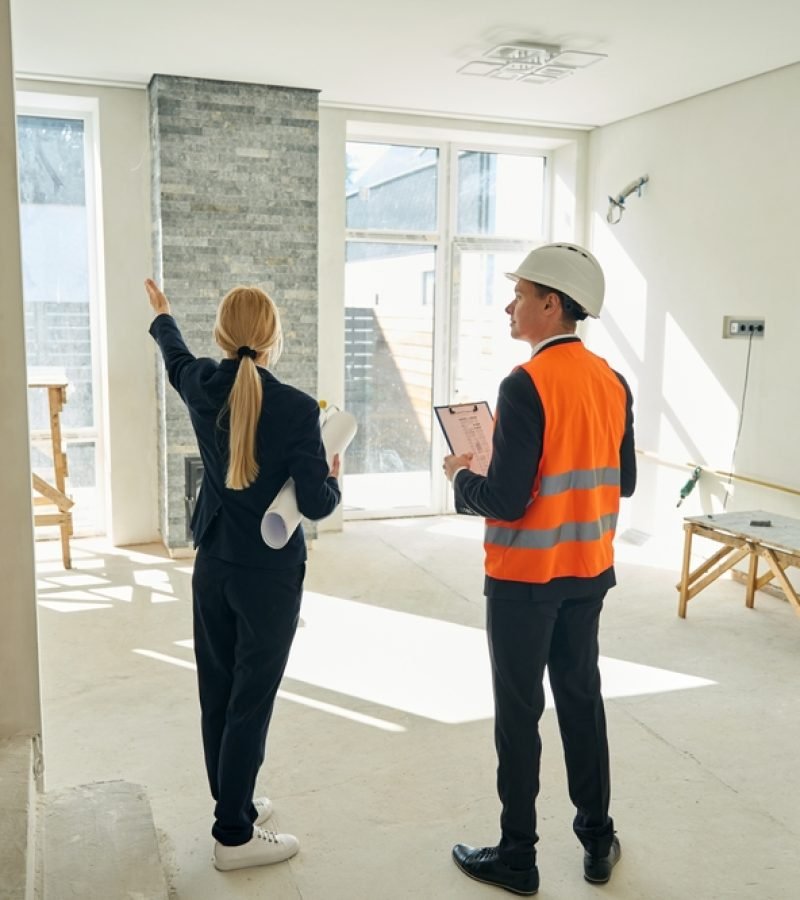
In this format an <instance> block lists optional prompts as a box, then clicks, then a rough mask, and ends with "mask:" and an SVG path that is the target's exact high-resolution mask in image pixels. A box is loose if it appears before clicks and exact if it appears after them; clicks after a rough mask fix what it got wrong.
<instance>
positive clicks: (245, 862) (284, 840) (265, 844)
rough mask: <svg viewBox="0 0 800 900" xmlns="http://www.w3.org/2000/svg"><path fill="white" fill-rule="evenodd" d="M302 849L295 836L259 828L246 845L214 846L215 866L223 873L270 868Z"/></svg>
mask: <svg viewBox="0 0 800 900" xmlns="http://www.w3.org/2000/svg"><path fill="white" fill-rule="evenodd" d="M299 849H300V842H299V841H298V840H297V838H296V837H295V836H294V835H293V834H275V832H274V831H266V830H265V829H263V828H258V827H257V826H256V827H255V828H253V836H252V837H251V838H250V840H249V841H248V842H247V843H246V844H241V845H240V846H238V847H226V846H225V845H224V844H220V843H219V842H216V843H215V844H214V866H215V868H217V869H220V870H221V871H223V872H228V871H230V870H231V869H246V868H248V867H249V866H270V865H272V864H273V863H279V862H283V861H284V860H285V859H289V858H290V857H292V856H294V855H295V853H297V851H298V850H299Z"/></svg>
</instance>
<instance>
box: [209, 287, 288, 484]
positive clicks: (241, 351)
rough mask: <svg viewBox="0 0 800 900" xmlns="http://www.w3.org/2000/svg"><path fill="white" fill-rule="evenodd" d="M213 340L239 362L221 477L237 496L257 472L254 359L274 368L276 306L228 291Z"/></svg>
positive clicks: (252, 290) (254, 291)
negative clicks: (225, 465) (224, 470)
mask: <svg viewBox="0 0 800 900" xmlns="http://www.w3.org/2000/svg"><path fill="white" fill-rule="evenodd" d="M214 339H215V340H216V342H217V343H218V344H219V346H220V348H221V349H222V350H224V351H225V353H226V354H227V355H228V357H229V358H236V357H239V360H240V361H239V369H238V371H237V372H236V379H235V381H234V383H233V387H232V388H231V392H230V394H229V395H228V402H227V408H228V411H229V414H230V421H229V431H230V438H229V453H228V471H227V473H226V476H225V487H227V488H230V489H231V490H234V491H240V490H243V489H244V488H247V487H250V485H251V484H252V483H253V482H254V481H255V480H256V478H257V477H258V471H259V467H258V460H257V458H256V457H257V453H256V451H257V432H258V421H259V418H260V417H261V406H262V402H263V394H264V391H263V387H262V384H261V375H260V374H259V371H258V367H257V366H256V358H263V361H264V362H265V364H266V365H274V364H275V362H276V361H277V359H278V357H279V356H280V353H281V349H282V346H283V333H282V330H281V321H280V316H279V315H278V310H277V308H276V306H275V304H274V303H273V302H272V300H270V298H269V297H268V296H267V295H266V294H265V293H264V292H263V291H262V290H260V289H259V288H256V287H236V288H233V290H231V291H229V292H228V293H227V294H226V295H225V296H224V297H223V298H222V302H221V303H220V305H219V309H218V310H217V321H216V324H215V326H214Z"/></svg>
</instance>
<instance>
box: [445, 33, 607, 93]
mask: <svg viewBox="0 0 800 900" xmlns="http://www.w3.org/2000/svg"><path fill="white" fill-rule="evenodd" d="M606 58H607V55H606V54H605V53H589V52H587V51H585V50H565V49H563V48H561V47H559V46H557V45H556V44H538V43H534V42H532V41H516V42H514V43H506V44H498V45H497V46H496V47H493V48H492V49H491V50H487V51H486V52H485V53H484V54H483V56H482V57H481V59H473V60H470V61H469V62H468V63H465V64H464V65H463V66H461V68H460V69H459V70H458V72H459V73H460V74H461V75H477V76H478V77H482V78H497V79H499V80H501V81H519V82H524V83H525V84H552V83H553V82H554V81H560V80H561V79H562V78H567V77H568V76H570V75H572V74H574V73H575V72H577V71H578V70H579V69H586V68H588V67H589V66H592V65H594V64H595V63H597V62H600V60H603V59H606Z"/></svg>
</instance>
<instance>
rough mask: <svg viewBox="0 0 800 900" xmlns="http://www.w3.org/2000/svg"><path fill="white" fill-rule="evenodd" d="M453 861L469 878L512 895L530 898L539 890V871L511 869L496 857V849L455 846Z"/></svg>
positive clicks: (531, 868) (534, 869)
mask: <svg viewBox="0 0 800 900" xmlns="http://www.w3.org/2000/svg"><path fill="white" fill-rule="evenodd" d="M453 859H454V860H455V863H456V865H457V866H458V868H459V869H461V871H462V872H463V873H464V874H465V875H469V877H470V878H474V879H475V880H476V881H482V882H484V884H493V885H496V886H497V887H501V888H505V889H506V890H507V891H511V893H512V894H525V895H527V896H530V895H531V894H535V893H536V892H537V891H538V890H539V870H538V869H537V868H536V866H531V867H530V868H529V869H512V868H511V866H507V865H506V864H505V863H504V862H502V861H501V860H500V859H499V857H498V856H497V847H478V848H476V847H468V846H467V845H466V844H456V845H455V847H453Z"/></svg>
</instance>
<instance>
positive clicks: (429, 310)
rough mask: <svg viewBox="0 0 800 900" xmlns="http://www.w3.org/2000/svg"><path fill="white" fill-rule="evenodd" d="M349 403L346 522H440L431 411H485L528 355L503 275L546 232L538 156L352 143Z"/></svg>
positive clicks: (437, 443)
mask: <svg viewBox="0 0 800 900" xmlns="http://www.w3.org/2000/svg"><path fill="white" fill-rule="evenodd" d="M345 192H346V226H347V247H346V269H345V333H346V346H345V369H346V371H345V404H346V406H347V408H348V409H350V411H351V412H353V413H354V414H355V415H356V417H357V418H358V420H359V424H360V429H359V432H358V435H357V436H356V439H355V441H354V443H353V445H352V447H351V448H350V449H349V450H348V454H347V492H346V495H345V504H346V506H345V510H346V512H347V513H348V514H349V515H350V516H354V515H380V514H385V513H391V514H392V515H400V514H403V513H408V514H418V513H421V512H439V511H442V509H443V508H444V504H445V497H446V491H445V490H444V485H443V482H442V479H441V475H440V466H439V465H438V459H437V461H436V464H435V465H434V464H433V455H434V454H440V453H442V452H446V451H445V449H444V447H443V446H442V441H441V438H440V436H439V434H438V431H437V429H435V428H434V427H433V425H432V423H433V416H432V406H433V404H434V403H448V402H456V401H466V400H471V399H476V400H477V399H481V400H483V399H485V400H489V401H490V403H492V405H493V404H494V398H495V395H496V392H497V385H498V382H499V380H500V378H501V377H502V376H503V375H505V374H506V373H507V372H508V371H509V370H510V368H511V367H512V366H513V365H515V364H516V363H518V362H520V361H521V360H522V359H523V358H524V348H521V347H520V346H519V345H518V344H516V345H515V346H511V345H512V344H513V343H514V342H511V340H510V338H509V337H508V320H507V317H506V316H505V314H504V312H503V309H504V307H505V306H506V305H507V304H508V302H509V300H510V299H511V295H512V286H511V283H510V282H509V281H508V280H507V279H505V277H504V274H503V273H504V272H506V271H508V270H509V269H511V268H513V267H514V266H516V265H517V263H518V262H519V261H520V259H521V257H522V256H523V255H524V253H525V252H527V250H528V249H530V247H531V246H533V245H534V243H536V242H537V241H541V240H542V239H543V235H544V232H545V202H544V197H545V157H544V156H542V155H531V154H527V155H526V154H522V153H509V152H489V151H486V150H483V149H469V148H466V147H458V146H456V145H453V144H438V145H437V146H430V145H409V144H405V143H391V144H390V143H378V142H371V141H351V142H349V143H348V144H347V183H346V185H345Z"/></svg>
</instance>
